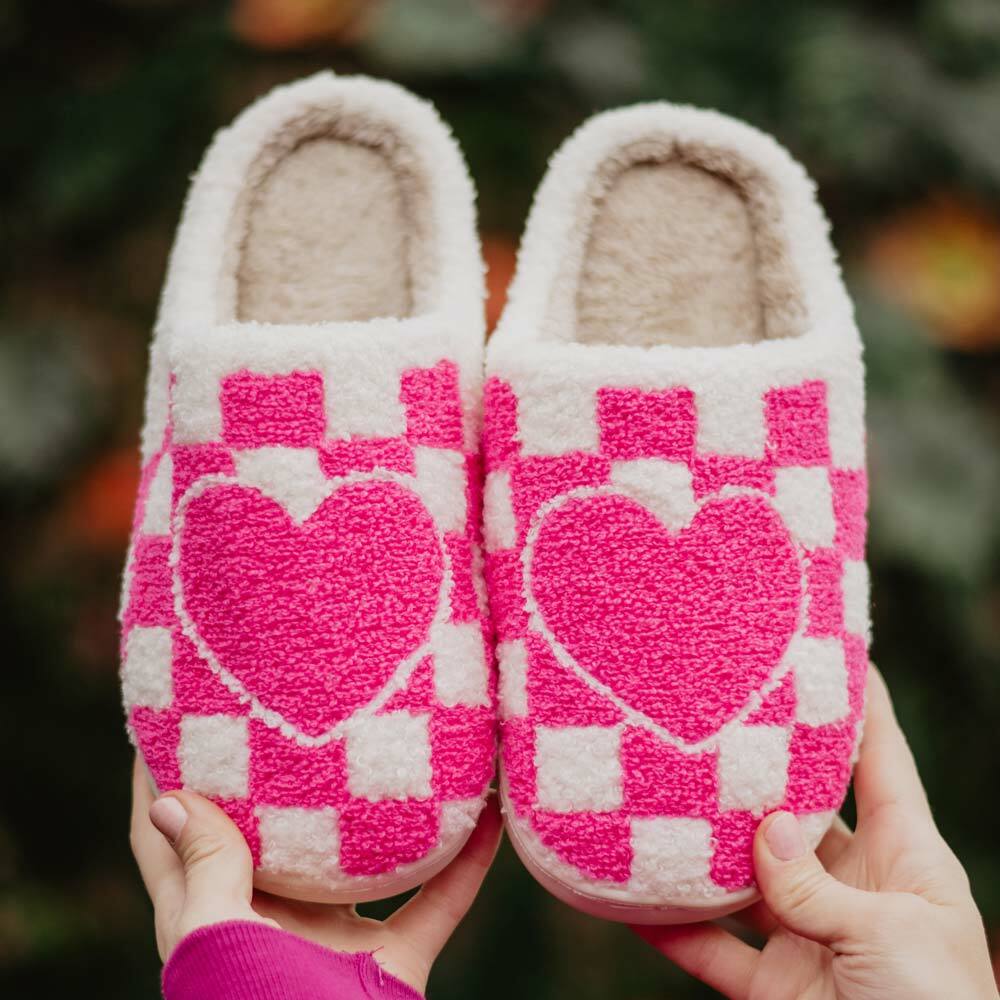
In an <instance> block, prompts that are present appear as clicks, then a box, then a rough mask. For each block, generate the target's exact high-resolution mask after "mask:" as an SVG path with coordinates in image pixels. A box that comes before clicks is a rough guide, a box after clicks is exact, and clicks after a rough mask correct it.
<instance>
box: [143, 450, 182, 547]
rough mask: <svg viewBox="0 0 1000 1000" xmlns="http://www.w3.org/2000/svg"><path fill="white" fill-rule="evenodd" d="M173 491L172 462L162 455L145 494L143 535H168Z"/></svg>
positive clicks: (168, 456) (168, 454) (171, 459)
mask: <svg viewBox="0 0 1000 1000" xmlns="http://www.w3.org/2000/svg"><path fill="white" fill-rule="evenodd" d="M173 490H174V460H173V458H171V456H170V453H169V452H168V453H166V454H164V455H163V456H162V457H161V458H160V461H159V463H158V464H157V466H156V472H155V473H153V481H152V482H151V483H150V484H149V492H148V493H147V494H146V509H145V510H144V511H143V515H142V532H143V534H144V535H168V534H170V506H171V500H172V499H173Z"/></svg>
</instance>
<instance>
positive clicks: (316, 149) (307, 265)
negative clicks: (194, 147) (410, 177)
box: [236, 137, 413, 323]
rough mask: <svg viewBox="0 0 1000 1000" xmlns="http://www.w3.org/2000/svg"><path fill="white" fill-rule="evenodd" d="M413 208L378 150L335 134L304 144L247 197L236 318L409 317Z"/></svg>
mask: <svg viewBox="0 0 1000 1000" xmlns="http://www.w3.org/2000/svg"><path fill="white" fill-rule="evenodd" d="M409 208H410V206H408V205H407V199H406V193H405V186H404V185H403V184H402V183H401V180H400V177H399V176H398V174H397V172H396V170H395V169H394V167H393V165H392V164H391V163H390V161H389V160H388V158H387V157H386V156H385V155H384V154H383V153H382V152H381V151H380V150H379V149H377V148H373V147H370V146H366V145H361V144H359V143H355V142H348V141H344V140H341V139H336V138H332V137H319V138H313V139H310V140H308V141H306V142H303V143H301V144H300V145H299V146H297V147H296V148H295V149H293V150H291V151H290V152H289V153H288V154H286V155H285V156H283V157H282V158H281V159H280V160H279V161H278V163H277V164H276V165H275V167H274V168H273V169H272V170H271V171H270V172H269V173H268V174H267V175H266V176H265V177H263V178H262V180H261V182H260V183H259V185H258V186H257V189H256V191H255V192H254V195H253V197H252V198H251V200H250V204H249V210H248V213H247V223H246V231H245V236H244V240H243V246H242V253H241V259H240V262H239V265H238V268H237V276H236V282H237V305H236V313H237V316H236V318H237V319H239V320H244V321H246V320H256V321H257V322H261V323H330V322H342V321H351V320H356V321H365V320H370V319H375V318H378V317H385V316H397V317H402V316H407V315H409V314H410V313H411V311H412V308H413V302H412V289H411V272H410V253H411V247H410V245H409V233H410V232H411V229H412V227H411V226H410V224H409V219H410V213H409Z"/></svg>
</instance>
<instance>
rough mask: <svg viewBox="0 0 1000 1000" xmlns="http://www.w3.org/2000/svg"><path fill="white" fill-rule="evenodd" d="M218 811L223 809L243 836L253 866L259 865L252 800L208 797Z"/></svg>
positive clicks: (256, 828) (257, 833)
mask: <svg viewBox="0 0 1000 1000" xmlns="http://www.w3.org/2000/svg"><path fill="white" fill-rule="evenodd" d="M210 799H211V801H212V802H214V803H215V804H216V805H217V806H218V807H219V808H220V809H224V810H225V812H226V814H227V815H228V816H229V818H230V819H231V820H232V821H233V822H234V823H235V824H236V827H237V829H238V830H239V831H240V833H242V834H243V839H244V840H245V841H246V842H247V847H249V848H250V857H251V858H253V863H254V865H259V864H260V824H259V822H258V820H257V813H256V811H255V809H254V803H253V800H252V799H217V798H214V797H211V796H210Z"/></svg>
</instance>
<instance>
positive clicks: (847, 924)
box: [754, 812, 872, 950]
mask: <svg viewBox="0 0 1000 1000" xmlns="http://www.w3.org/2000/svg"><path fill="white" fill-rule="evenodd" d="M754 869H755V872H756V876H757V884H758V885H759V886H760V891H761V894H762V895H763V896H764V900H765V902H766V903H767V905H768V907H769V908H770V910H771V912H772V913H773V914H774V916H775V918H776V919H777V920H778V922H779V923H780V924H781V925H782V926H783V927H785V928H787V929H788V930H790V931H792V932H793V933H795V934H798V935H800V936H801V937H804V938H808V939H809V940H810V941H817V942H819V943H820V944H824V945H827V946H829V947H831V948H834V949H835V950H836V949H837V948H838V947H839V946H840V945H842V944H844V943H845V942H847V941H849V940H854V939H856V938H858V937H859V936H863V935H864V933H865V931H866V928H867V927H868V926H869V916H870V914H871V909H872V897H871V896H870V895H869V894H868V893H866V892H862V891H861V890H860V889H854V888H852V887H850V886H847V885H844V883H843V882H838V881H837V879H835V878H834V877H833V876H832V875H830V874H829V872H827V871H826V869H825V868H824V867H823V866H822V865H821V864H820V861H819V858H818V857H817V856H816V854H815V853H814V852H812V851H810V850H809V848H808V845H807V844H806V841H805V837H804V836H803V835H802V830H801V828H800V826H799V822H798V820H797V819H796V818H795V817H794V816H793V815H792V814H791V813H787V812H778V813H772V814H771V815H770V816H768V817H767V819H765V820H764V822H763V823H761V825H760V828H759V829H758V830H757V835H756V837H755V838H754Z"/></svg>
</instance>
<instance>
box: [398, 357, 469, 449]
mask: <svg viewBox="0 0 1000 1000" xmlns="http://www.w3.org/2000/svg"><path fill="white" fill-rule="evenodd" d="M399 397H400V401H401V402H402V403H403V406H404V407H405V408H406V436H407V438H408V439H409V442H410V444H412V445H429V446H431V447H433V448H454V449H456V450H461V448H462V443H463V440H464V434H463V423H462V397H461V394H460V392H459V385H458V366H457V365H456V364H455V363H454V362H452V361H440V362H438V363H437V364H436V365H435V366H434V367H433V368H411V369H409V370H408V371H405V372H403V376H402V379H401V380H400V384H399Z"/></svg>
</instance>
